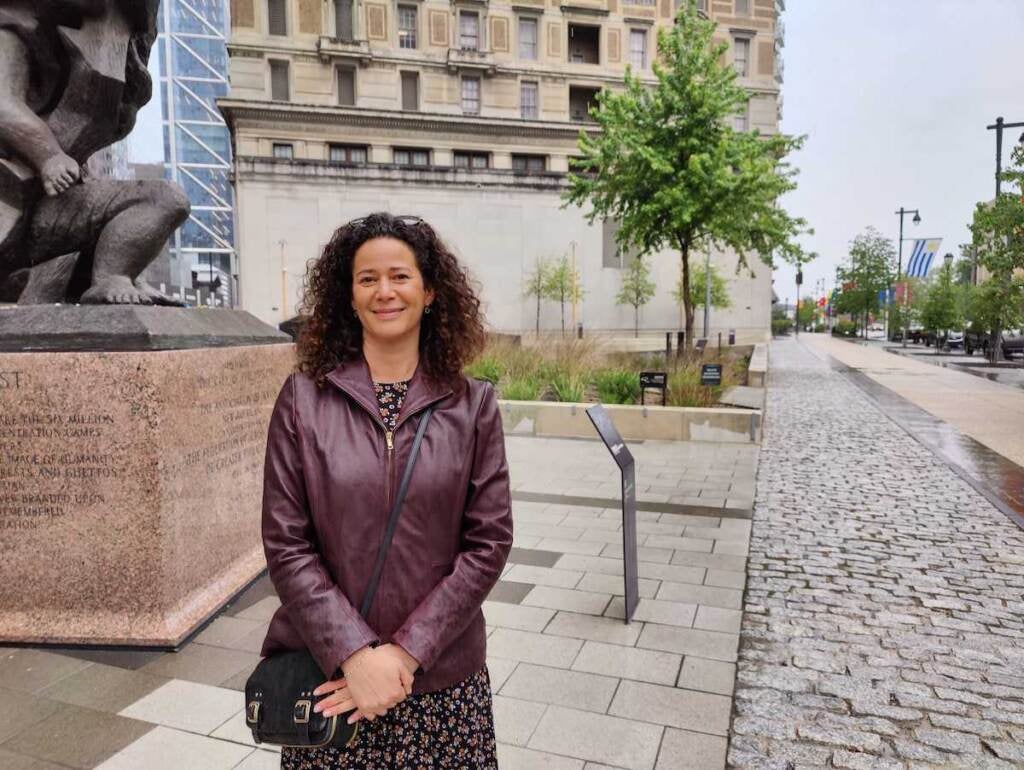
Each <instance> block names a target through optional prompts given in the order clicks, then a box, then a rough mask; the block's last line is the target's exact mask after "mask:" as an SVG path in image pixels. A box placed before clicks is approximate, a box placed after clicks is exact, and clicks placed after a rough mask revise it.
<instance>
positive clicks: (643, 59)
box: [629, 29, 647, 70]
mask: <svg viewBox="0 0 1024 770" xmlns="http://www.w3.org/2000/svg"><path fill="white" fill-rule="evenodd" d="M629 63H630V64H632V65H633V67H634V68H635V69H638V70H642V69H643V68H644V67H646V66H647V30H646V29H631V30H630V31H629Z"/></svg>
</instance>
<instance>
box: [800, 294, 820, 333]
mask: <svg viewBox="0 0 1024 770" xmlns="http://www.w3.org/2000/svg"><path fill="white" fill-rule="evenodd" d="M817 317H818V305H817V303H816V302H815V301H814V297H812V296H811V295H810V294H808V295H807V296H806V297H804V298H803V299H802V300H800V304H799V305H798V306H797V309H796V322H797V325H798V326H799V327H800V328H801V329H806V328H807V327H809V326H814V320H815V319H816V318H817Z"/></svg>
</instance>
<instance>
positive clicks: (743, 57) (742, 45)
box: [732, 37, 750, 78]
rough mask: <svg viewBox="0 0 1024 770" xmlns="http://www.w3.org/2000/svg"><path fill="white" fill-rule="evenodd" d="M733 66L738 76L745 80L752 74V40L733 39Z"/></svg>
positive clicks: (743, 38)
mask: <svg viewBox="0 0 1024 770" xmlns="http://www.w3.org/2000/svg"><path fill="white" fill-rule="evenodd" d="M733 51H734V53H733V58H732V66H733V68H734V69H735V70H736V74H737V75H739V76H740V77H741V78H745V77H746V76H747V75H748V74H749V72H750V63H749V62H750V38H746V37H737V38H733Z"/></svg>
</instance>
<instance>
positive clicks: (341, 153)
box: [327, 144, 366, 163]
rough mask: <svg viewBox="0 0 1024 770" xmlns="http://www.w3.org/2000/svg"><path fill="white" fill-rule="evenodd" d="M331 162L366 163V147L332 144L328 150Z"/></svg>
mask: <svg viewBox="0 0 1024 770" xmlns="http://www.w3.org/2000/svg"><path fill="white" fill-rule="evenodd" d="M327 157H328V159H329V160H330V161H331V163H366V147H363V146H360V145H352V144H332V145H331V146H330V147H329V148H328V151H327Z"/></svg>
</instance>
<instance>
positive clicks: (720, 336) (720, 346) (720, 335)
mask: <svg viewBox="0 0 1024 770" xmlns="http://www.w3.org/2000/svg"><path fill="white" fill-rule="evenodd" d="M718 352H719V353H721V352H722V333H721V332H719V333H718Z"/></svg>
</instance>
